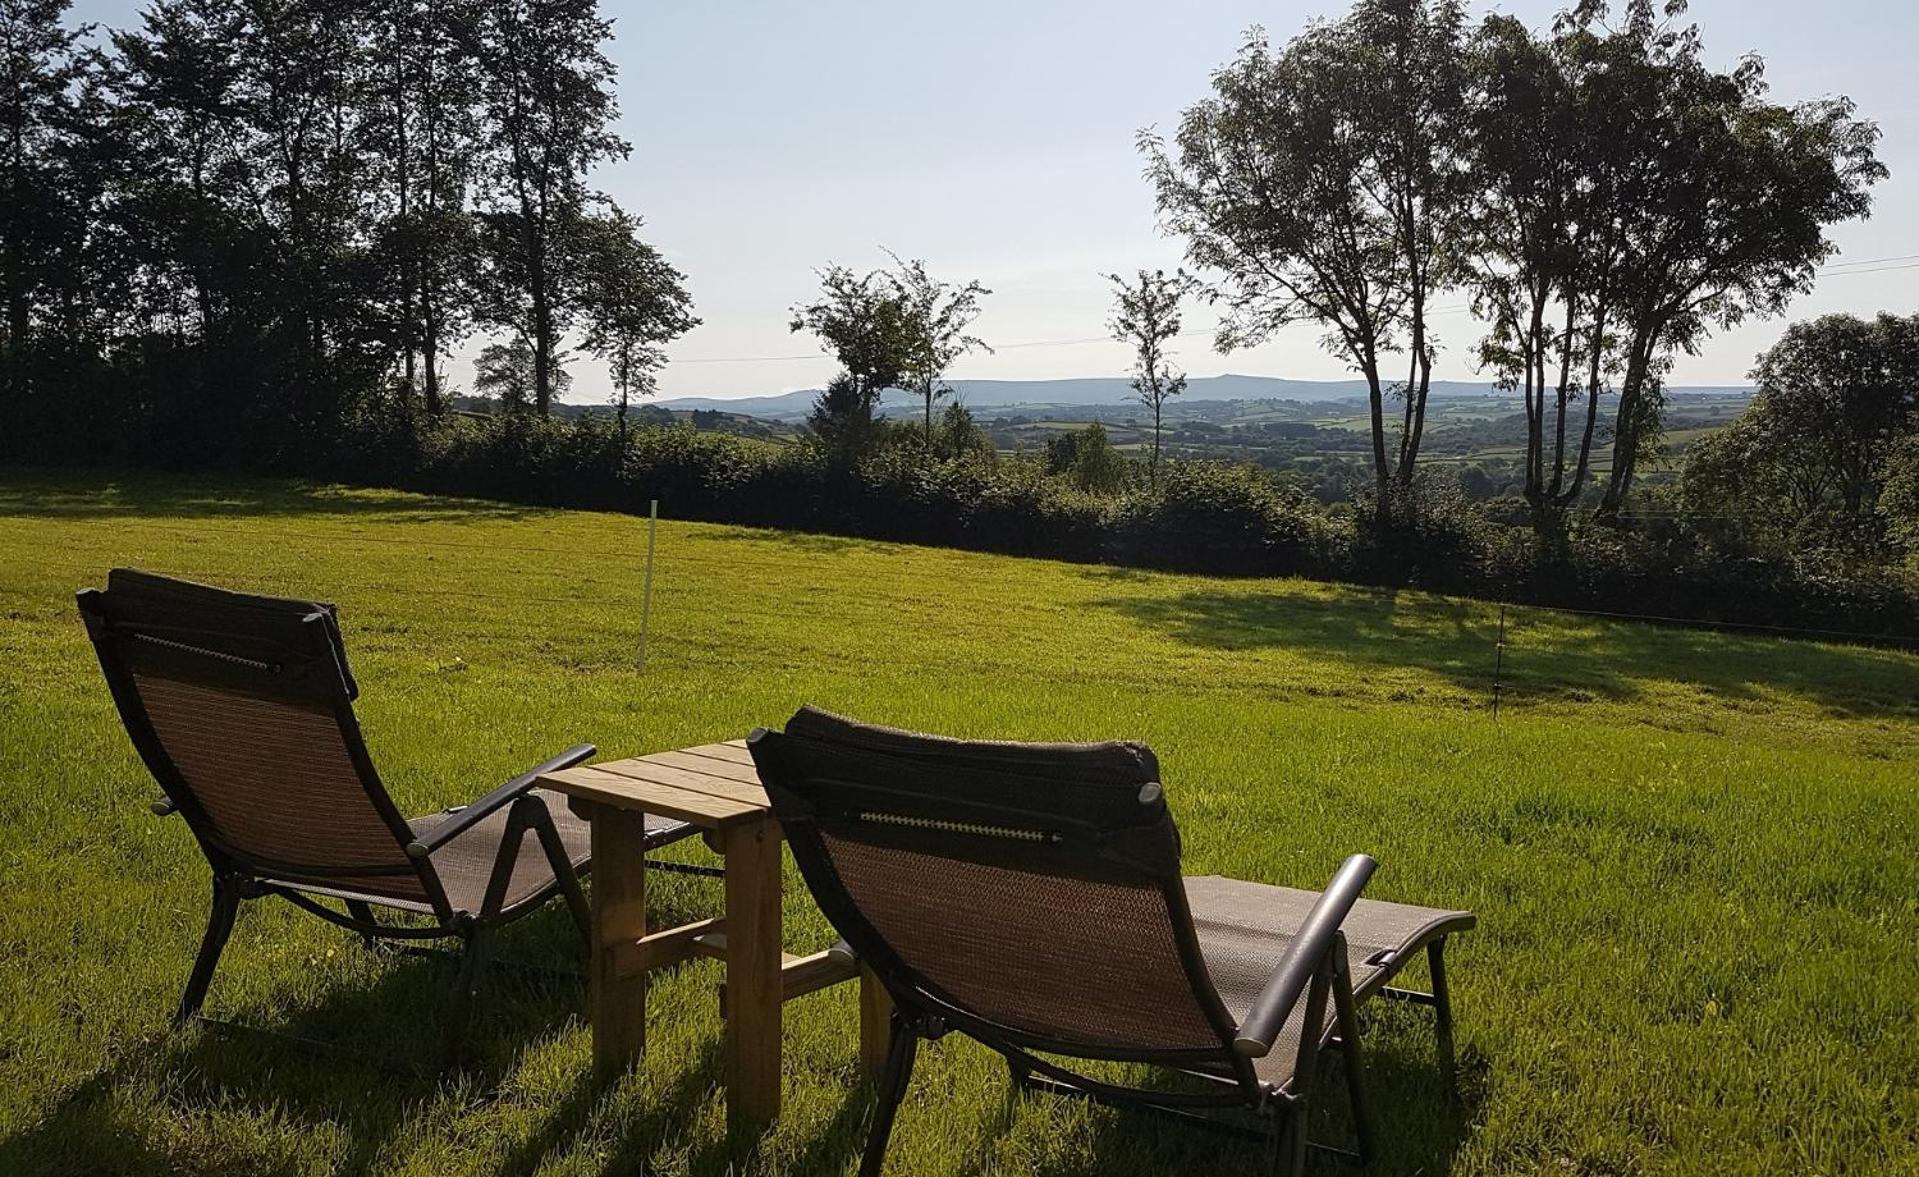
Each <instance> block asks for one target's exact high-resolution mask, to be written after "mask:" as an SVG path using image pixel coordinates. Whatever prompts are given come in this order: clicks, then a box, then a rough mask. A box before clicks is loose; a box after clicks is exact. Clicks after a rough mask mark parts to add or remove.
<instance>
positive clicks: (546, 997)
mask: <svg viewBox="0 0 1919 1177" xmlns="http://www.w3.org/2000/svg"><path fill="white" fill-rule="evenodd" d="M543 920H545V921H549V922H550V917H549V913H545V912H542V913H540V914H539V915H536V916H532V917H529V918H528V919H527V920H525V921H522V923H525V924H530V923H534V922H538V921H543ZM558 930H559V929H557V928H545V929H529V930H528V933H527V934H525V935H519V936H515V935H511V934H502V936H501V937H500V943H501V945H502V951H501V956H500V960H501V964H500V965H499V966H498V967H495V968H494V969H492V970H491V971H490V973H489V975H488V977H487V980H486V983H485V985H484V987H483V988H482V989H481V991H480V992H479V994H478V995H477V996H476V999H475V1001H476V1006H475V1015H476V1016H475V1017H474V1018H473V1019H472V1022H471V1024H470V1026H469V1027H468V1030H467V1034H466V1037H465V1039H464V1043H463V1047H462V1050H461V1057H460V1059H459V1060H457V1061H454V1062H450V1063H449V1062H448V1061H447V1060H446V1058H445V1055H444V1052H443V1049H442V1031H443V1029H444V1026H443V1024H442V1022H441V1020H440V1019H441V1016H442V1014H443V1012H444V1009H445V1006H446V996H447V991H448V989H447V987H448V986H449V985H450V984H451V983H452V980H453V977H454V973H455V969H456V967H457V966H456V963H455V961H454V960H452V959H448V958H445V957H443V956H440V955H438V954H435V955H431V956H429V955H413V954H404V955H395V956H394V957H393V958H392V962H391V964H390V965H389V966H388V967H385V968H383V969H381V970H380V971H379V972H378V973H377V974H376V975H375V976H374V977H372V978H371V979H370V981H369V982H368V983H364V984H353V983H341V984H331V985H329V986H328V987H327V989H326V991H325V993H324V995H323V996H322V997H321V998H320V999H319V1000H318V1001H317V1002H315V1003H313V1004H310V1005H306V1006H303V1007H298V1008H293V1009H290V1010H284V1011H283V1010H280V1009H273V1008H268V1009H264V1010H262V1009H249V1010H241V1011H237V1012H234V1011H229V1010H223V1009H221V1008H220V1005H221V1003H220V1000H219V998H220V989H221V986H220V977H219V974H218V973H216V974H215V979H214V987H213V993H212V995H211V999H210V1000H209V1002H208V1005H209V1011H210V1014H211V1015H212V1016H213V1017H214V1018H216V1019H218V1018H225V1017H232V1018H235V1019H236V1021H234V1022H225V1021H213V1022H204V1021H203V1022H199V1023H196V1024H194V1025H190V1026H188V1027H186V1028H184V1029H183V1030H180V1031H171V1032H166V1031H163V1032H161V1033H159V1034H157V1035H153V1036H151V1037H149V1038H147V1039H146V1041H145V1043H144V1044H140V1045H136V1046H135V1047H134V1048H133V1049H130V1050H127V1051H125V1052H124V1053H122V1055H121V1057H120V1060H119V1061H118V1062H116V1063H114V1064H113V1065H112V1066H109V1067H106V1068H103V1069H102V1070H100V1071H99V1072H97V1073H95V1074H94V1075H92V1076H91V1077H89V1078H88V1079H87V1080H85V1081H84V1082H83V1083H81V1084H80V1085H79V1086H78V1087H76V1088H74V1089H73V1090H71V1091H69V1092H68V1093H67V1095H66V1096H65V1097H64V1098H63V1099H62V1100H61V1101H60V1102H59V1103H58V1104H57V1105H56V1106H54V1107H53V1108H51V1109H50V1110H48V1111H47V1112H46V1113H45V1114H44V1115H43V1116H42V1117H41V1118H40V1119H39V1120H38V1122H36V1123H34V1124H33V1125H32V1126H31V1127H29V1128H27V1129H26V1130H24V1131H22V1132H20V1133H18V1134H16V1135H14V1136H12V1137H10V1138H7V1139H4V1140H0V1173H6V1174H13V1173H75V1174H82V1173H84V1174H100V1173H115V1174H119V1173H171V1172H177V1171H179V1170H180V1169H181V1168H183V1167H185V1168H195V1167H201V1168H204V1167H207V1166H208V1165H209V1164H215V1163H216V1162H213V1161H210V1160H209V1157H208V1155H207V1145H208V1140H207V1130H206V1128H205V1127H204V1126H201V1127H199V1128H197V1129H189V1131H188V1134H187V1136H188V1144H189V1146H190V1148H191V1149H192V1150H195V1151H194V1154H193V1155H182V1154H180V1153H178V1152H176V1151H175V1150H174V1149H173V1148H171V1147H169V1145H168V1143H167V1142H166V1141H165V1139H164V1135H163V1132H164V1127H163V1124H162V1123H160V1122H157V1121H158V1120H159V1118H157V1117H156V1116H155V1115H154V1114H153V1108H152V1107H151V1104H150V1102H149V1101H161V1102H163V1103H164V1106H165V1111H166V1112H167V1113H169V1114H170V1118H175V1119H184V1120H196V1119H202V1118H204V1117H205V1116H207V1115H209V1114H212V1113H216V1112H217V1113H222V1114H231V1115H236V1116H238V1117H243V1118H245V1117H250V1118H253V1119H255V1120H257V1121H260V1122H262V1123H264V1124H267V1125H270V1128H269V1129H268V1130H267V1131H266V1133H265V1135H266V1136H267V1137H268V1138H269V1139H270V1138H271V1137H272V1136H274V1135H276V1134H279V1133H280V1132H282V1131H284V1127H285V1126H291V1127H292V1128H293V1129H294V1138H295V1139H297V1140H299V1141H307V1140H310V1139H311V1138H313V1137H315V1136H320V1137H325V1136H329V1135H334V1136H341V1137H344V1138H345V1140H346V1142H347V1146H346V1148H345V1150H344V1153H343V1155H340V1156H338V1157H336V1158H334V1160H333V1168H334V1171H336V1172H341V1173H363V1172H368V1171H370V1170H372V1169H374V1168H375V1167H377V1166H378V1165H379V1164H380V1162H381V1160H382V1154H383V1152H384V1151H385V1150H386V1149H387V1147H388V1146H389V1144H390V1143H392V1142H393V1141H394V1140H395V1139H396V1137H397V1135H398V1134H399V1133H400V1132H401V1130H402V1129H403V1128H404V1126H405V1125H406V1124H407V1122H408V1121H409V1120H410V1119H412V1118H413V1117H414V1116H415V1115H416V1114H417V1113H418V1112H419V1111H421V1110H422V1109H423V1108H424V1107H426V1106H428V1105H430V1104H432V1103H433V1102H434V1101H435V1100H437V1099H442V1098H448V1097H454V1096H457V1094H458V1093H459V1092H461V1091H476V1090H477V1091H481V1092H485V1091H490V1090H494V1089H496V1088H498V1087H499V1086H500V1085H501V1084H502V1082H503V1080H504V1079H505V1078H506V1077H507V1076H508V1075H509V1074H510V1073H511V1072H512V1071H513V1070H515V1069H516V1068H517V1066H518V1065H519V1061H520V1057H521V1055H522V1053H523V1052H524V1050H525V1048H526V1046H527V1044H528V1043H530V1042H532V1041H534V1040H535V1039H537V1038H539V1037H541V1036H543V1035H545V1034H548V1033H550V1032H551V1031H552V1029H553V1028H554V1027H555V1026H557V1025H560V1024H562V1023H563V1022H565V1021H566V1020H567V1019H568V1018H569V1017H572V1016H574V1015H575V1014H576V1013H577V1011H578V1009H579V1008H580V1005H581V1002H582V996H581V993H582V989H581V982H580V981H578V980H576V979H570V978H566V977H554V976H551V975H536V974H532V973H529V972H525V971H522V970H519V969H516V968H514V967H513V963H512V962H513V961H514V960H515V959H529V958H530V954H529V953H528V950H529V948H530V947H532V946H533V945H535V944H538V943H540V942H543V941H547V940H551V939H553V938H554V935H555V933H556V932H557V931H558ZM512 931H513V929H509V930H508V933H511V932H512ZM356 950H358V949H356ZM509 954H511V955H509ZM540 959H542V960H552V958H551V957H545V958H540ZM561 959H564V958H561ZM553 963H554V964H555V965H556V966H558V967H564V966H563V965H561V964H560V963H559V961H554V962H553ZM234 1130H235V1131H238V1132H240V1133H246V1132H247V1131H248V1129H247V1128H246V1127H238V1126H236V1128H235V1129H234ZM217 1165H223V1166H227V1167H233V1168H247V1169H254V1170H259V1169H265V1170H269V1171H272V1170H277V1169H279V1168H284V1167H289V1166H293V1163H292V1162H291V1161H290V1160H288V1159H286V1158H272V1157H268V1156H262V1155H253V1156H246V1157H241V1156H231V1157H225V1158H220V1159H218V1161H217ZM293 1167H298V1166H293Z"/></svg>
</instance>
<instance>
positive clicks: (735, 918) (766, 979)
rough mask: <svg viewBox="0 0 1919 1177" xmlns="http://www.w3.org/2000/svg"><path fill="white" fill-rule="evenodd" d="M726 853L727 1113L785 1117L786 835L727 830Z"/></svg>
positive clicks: (751, 826)
mask: <svg viewBox="0 0 1919 1177" xmlns="http://www.w3.org/2000/svg"><path fill="white" fill-rule="evenodd" d="M720 836H721V842H722V844H723V846H724V849H725V854H726V1038H725V1042H724V1054H725V1063H726V1110H727V1118H728V1119H729V1120H730V1121H732V1122H733V1123H735V1124H747V1125H763V1124H767V1123H770V1122H771V1121H772V1120H773V1119H774V1118H776V1117H777V1116H778V1115H779V1114H780V997H781V994H780V963H781V960H782V952H781V947H780V836H779V827H777V826H775V825H774V824H773V823H772V822H770V821H754V822H745V823H742V824H740V825H736V826H730V827H728V828H727V829H725V830H723V831H721V835H720Z"/></svg>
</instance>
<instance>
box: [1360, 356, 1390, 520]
mask: <svg viewBox="0 0 1919 1177" xmlns="http://www.w3.org/2000/svg"><path fill="white" fill-rule="evenodd" d="M1359 370H1360V372H1361V374H1362V375H1364V376H1365V377H1366V395H1367V399H1368V401H1369V402H1370V408H1371V411H1372V426H1373V480H1374V482H1375V483H1376V484H1377V486H1378V490H1379V509H1380V510H1381V511H1384V510H1385V509H1386V498H1387V494H1388V489H1389V487H1390V484H1391V480H1392V470H1391V468H1390V467H1389V466H1387V464H1386V403H1385V396H1384V394H1383V392H1382V391H1381V389H1380V386H1379V356H1378V353H1377V352H1376V351H1375V350H1374V349H1373V346H1372V344H1371V343H1370V342H1369V343H1367V344H1366V345H1365V346H1364V347H1363V348H1361V349H1360V355H1359Z"/></svg>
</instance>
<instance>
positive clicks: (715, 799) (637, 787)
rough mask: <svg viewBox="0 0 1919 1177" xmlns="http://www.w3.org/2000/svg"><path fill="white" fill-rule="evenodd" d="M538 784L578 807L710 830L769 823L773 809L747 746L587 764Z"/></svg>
mask: <svg viewBox="0 0 1919 1177" xmlns="http://www.w3.org/2000/svg"><path fill="white" fill-rule="evenodd" d="M537 783H538V784H539V785H540V787H542V788H546V789H552V790H553V791H555V792H558V793H565V794H566V795H567V796H569V797H571V798H573V799H574V800H576V801H590V802H593V803H595V804H599V805H611V806H613V807H615V808H618V809H639V810H644V811H646V812H647V813H657V814H659V815H660V816H662V817H671V818H676V819H678V820H680V821H684V822H689V823H691V824H693V825H696V826H699V827H701V828H703V829H709V830H717V829H724V828H725V827H727V826H733V825H738V824H740V823H742V822H750V821H764V820H766V818H767V817H768V815H769V814H771V812H772V808H773V807H772V803H771V802H769V801H768V800H767V799H766V790H765V789H764V788H762V787H761V786H760V774H759V773H758V772H757V771H755V770H754V768H753V756H752V753H750V752H748V751H747V750H746V741H745V740H729V741H728V742H726V743H724V744H702V745H700V746H699V747H697V748H681V749H679V750H677V751H673V752H655V753H653V754H651V755H649V756H639V757H635V758H634V759H631V760H603V761H601V762H599V763H598V764H582V765H578V766H576V767H574V768H564V769H561V770H560V771H558V772H550V773H547V774H546V775H544V776H542V777H540V778H539V780H538V782H537Z"/></svg>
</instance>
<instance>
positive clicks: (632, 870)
mask: <svg viewBox="0 0 1919 1177" xmlns="http://www.w3.org/2000/svg"><path fill="white" fill-rule="evenodd" d="M587 817H588V820H589V821H591V823H592V829H593V946H592V958H591V959H590V960H589V961H588V962H587V991H588V996H587V1012H588V1016H589V1018H590V1019H591V1021H592V1023H593V1070H594V1072H595V1073H596V1074H598V1075H599V1076H600V1077H601V1078H603V1079H605V1078H611V1077H613V1076H615V1075H617V1074H619V1073H620V1072H621V1071H624V1070H625V1069H626V1068H627V1067H628V1066H629V1065H630V1064H631V1063H632V1062H633V1061H634V1060H635V1059H637V1058H639V1057H640V1054H641V1052H642V1051H643V1050H645V1049H646V973H645V971H644V970H636V971H635V972H634V973H633V975H631V976H628V977H622V976H620V975H618V973H617V972H615V961H616V957H615V956H614V954H613V951H612V949H613V946H614V945H617V944H624V943H630V942H632V941H634V940H638V939H639V938H640V937H642V936H644V935H646V857H645V855H644V854H643V853H642V851H641V847H643V846H645V845H646V815H645V814H643V813H640V812H638V811H636V810H631V809H615V808H614V807H612V806H610V805H595V806H593V807H592V809H591V810H590V811H589V812H588V814H587Z"/></svg>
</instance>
